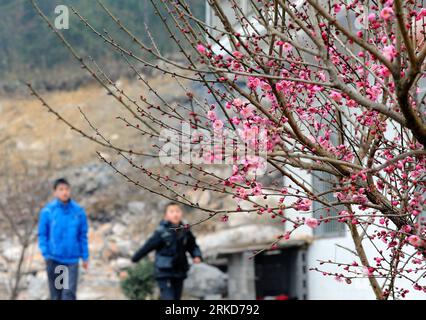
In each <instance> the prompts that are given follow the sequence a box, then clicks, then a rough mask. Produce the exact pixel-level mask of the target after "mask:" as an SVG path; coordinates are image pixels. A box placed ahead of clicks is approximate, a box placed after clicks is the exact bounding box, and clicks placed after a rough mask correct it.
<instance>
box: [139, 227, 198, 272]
mask: <svg viewBox="0 0 426 320" xmlns="http://www.w3.org/2000/svg"><path fill="white" fill-rule="evenodd" d="M153 250H155V251H156V253H155V274H154V276H155V278H157V279H161V278H186V273H187V271H188V270H189V264H188V259H187V256H186V253H187V252H189V254H190V255H191V256H192V257H193V258H195V257H200V258H201V251H200V248H199V247H198V245H197V243H196V241H195V237H194V235H193V234H192V232H191V231H190V230H189V229H187V228H181V229H177V230H176V229H174V228H173V225H172V224H171V223H170V222H167V221H164V220H163V221H161V222H160V224H159V226H158V227H157V229H156V230H155V232H154V234H153V235H152V236H151V237H150V238H149V239H148V240H147V241H146V242H145V244H144V245H143V246H142V248H140V249H139V250H138V251H137V252H136V253H135V255H134V256H133V258H132V261H133V262H138V261H139V260H140V259H142V258H143V257H145V256H146V255H147V254H148V253H150V252H151V251H153Z"/></svg>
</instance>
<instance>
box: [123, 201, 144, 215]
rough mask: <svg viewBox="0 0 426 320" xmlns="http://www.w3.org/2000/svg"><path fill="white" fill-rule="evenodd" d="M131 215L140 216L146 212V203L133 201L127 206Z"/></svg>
mask: <svg viewBox="0 0 426 320" xmlns="http://www.w3.org/2000/svg"><path fill="white" fill-rule="evenodd" d="M127 207H128V209H129V211H130V213H132V214H135V215H138V214H143V213H144V212H145V207H146V206H145V202H142V201H132V202H129V204H128V205H127Z"/></svg>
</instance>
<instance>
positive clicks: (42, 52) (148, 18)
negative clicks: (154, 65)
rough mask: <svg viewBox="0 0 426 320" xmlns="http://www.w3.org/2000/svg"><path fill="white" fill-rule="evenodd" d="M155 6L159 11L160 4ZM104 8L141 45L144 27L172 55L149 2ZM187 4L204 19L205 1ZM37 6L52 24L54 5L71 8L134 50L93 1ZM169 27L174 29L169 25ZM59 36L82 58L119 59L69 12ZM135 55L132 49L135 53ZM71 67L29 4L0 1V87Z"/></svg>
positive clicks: (131, 0) (132, 0)
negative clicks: (107, 9) (139, 41)
mask: <svg viewBox="0 0 426 320" xmlns="http://www.w3.org/2000/svg"><path fill="white" fill-rule="evenodd" d="M154 2H155V3H156V4H157V5H158V6H159V7H162V5H161V1H160V0H154ZM103 3H104V4H105V5H106V7H107V8H109V9H110V10H111V11H112V12H113V13H114V14H115V16H116V17H118V18H119V19H120V20H121V21H122V22H123V24H124V25H125V26H126V27H128V29H130V30H131V31H132V32H133V33H134V34H135V35H137V36H138V37H139V39H141V40H143V41H144V42H146V43H149V35H148V32H147V31H146V26H147V27H148V28H149V30H150V33H151V35H152V37H153V38H154V39H156V40H157V41H158V43H157V45H158V48H159V49H160V50H161V51H162V53H164V54H170V53H173V51H174V50H176V47H173V46H172V45H171V41H170V39H169V37H164V34H165V29H164V26H163V25H162V22H161V20H160V18H159V16H158V15H157V14H156V13H155V8H154V6H153V5H152V3H151V0H103ZM188 3H189V4H190V5H191V10H192V11H193V13H194V14H195V15H196V16H198V17H200V18H203V17H204V10H205V1H201V0H188ZM38 5H39V6H40V8H41V9H42V10H43V12H44V13H45V14H46V15H47V16H48V17H49V18H50V19H51V21H53V20H54V18H55V17H56V15H55V12H54V10H55V7H56V6H57V5H67V6H69V8H71V7H73V8H75V9H76V10H77V11H78V12H79V13H80V14H81V15H82V16H83V17H85V18H87V20H88V21H89V22H90V23H91V24H92V25H93V26H94V27H95V28H97V29H98V31H101V32H102V31H103V30H107V31H108V33H109V34H110V35H112V37H113V38H114V39H115V40H117V41H118V42H120V43H121V41H124V42H123V45H125V46H126V48H129V47H131V46H132V42H131V41H129V40H130V39H127V38H125V37H123V35H122V31H120V30H119V28H118V27H117V25H116V24H115V23H114V21H112V19H111V18H110V17H109V16H108V15H107V14H106V13H105V12H104V10H103V9H102V8H101V7H100V6H99V5H98V3H97V2H96V1H95V0H90V1H87V0H39V1H38ZM162 10H164V8H163V9H162ZM167 23H168V24H169V25H170V26H171V27H172V28H173V27H174V25H173V22H172V21H168V22H167ZM62 31H63V34H64V36H65V37H66V38H67V39H68V40H69V41H70V43H71V44H72V45H74V46H75V47H76V48H77V49H78V52H79V53H80V54H81V55H82V56H83V57H87V56H91V57H93V58H94V59H96V60H97V61H99V62H101V63H104V64H105V63H106V64H115V63H119V62H118V61H120V56H119V54H118V53H117V52H116V50H113V49H112V48H111V47H109V46H107V45H105V43H104V42H103V41H101V40H100V39H99V37H97V36H95V35H94V34H93V33H91V32H90V31H88V30H87V28H86V27H85V26H84V25H83V24H82V23H81V22H80V21H79V18H78V17H77V16H76V15H74V14H73V13H72V10H71V9H70V28H69V29H68V30H62ZM124 39H125V40H124ZM126 41H127V42H126ZM133 48H135V47H133ZM136 50H137V49H136V48H135V52H137V51H136ZM75 63H76V62H73V58H72V57H71V56H70V54H69V53H68V52H67V50H66V48H65V47H64V46H63V45H62V44H61V43H60V42H59V41H58V39H57V38H56V36H55V35H54V34H53V32H51V31H50V30H49V29H48V27H47V26H46V24H45V23H44V22H43V21H42V19H41V18H40V17H39V16H38V15H37V14H36V13H35V11H34V9H33V7H32V6H31V4H30V2H29V1H28V0H0V73H1V74H2V81H5V80H6V79H8V78H9V79H10V80H15V79H22V78H25V80H31V79H32V78H35V77H38V76H40V74H46V72H53V73H55V72H56V70H57V69H60V70H61V71H62V73H63V72H64V70H65V71H67V70H70V72H73V71H71V70H72V68H75Z"/></svg>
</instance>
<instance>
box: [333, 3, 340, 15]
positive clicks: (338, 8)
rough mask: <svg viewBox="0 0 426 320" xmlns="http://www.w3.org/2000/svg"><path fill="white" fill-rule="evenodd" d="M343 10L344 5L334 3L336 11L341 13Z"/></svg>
mask: <svg viewBox="0 0 426 320" xmlns="http://www.w3.org/2000/svg"><path fill="white" fill-rule="evenodd" d="M340 10H342V6H341V5H340V4H338V3H336V4H335V5H334V13H339V12H340Z"/></svg>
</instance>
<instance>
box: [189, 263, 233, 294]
mask: <svg viewBox="0 0 426 320" xmlns="http://www.w3.org/2000/svg"><path fill="white" fill-rule="evenodd" d="M226 290H227V275H226V274H225V273H223V272H222V271H221V270H219V269H218V268H216V267H214V266H211V265H208V264H206V263H200V264H194V265H192V266H191V269H190V271H189V273H188V278H187V279H186V281H185V287H184V295H186V296H190V297H193V298H198V299H202V298H206V297H212V296H216V297H217V296H218V295H221V296H223V295H225V294H226Z"/></svg>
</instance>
